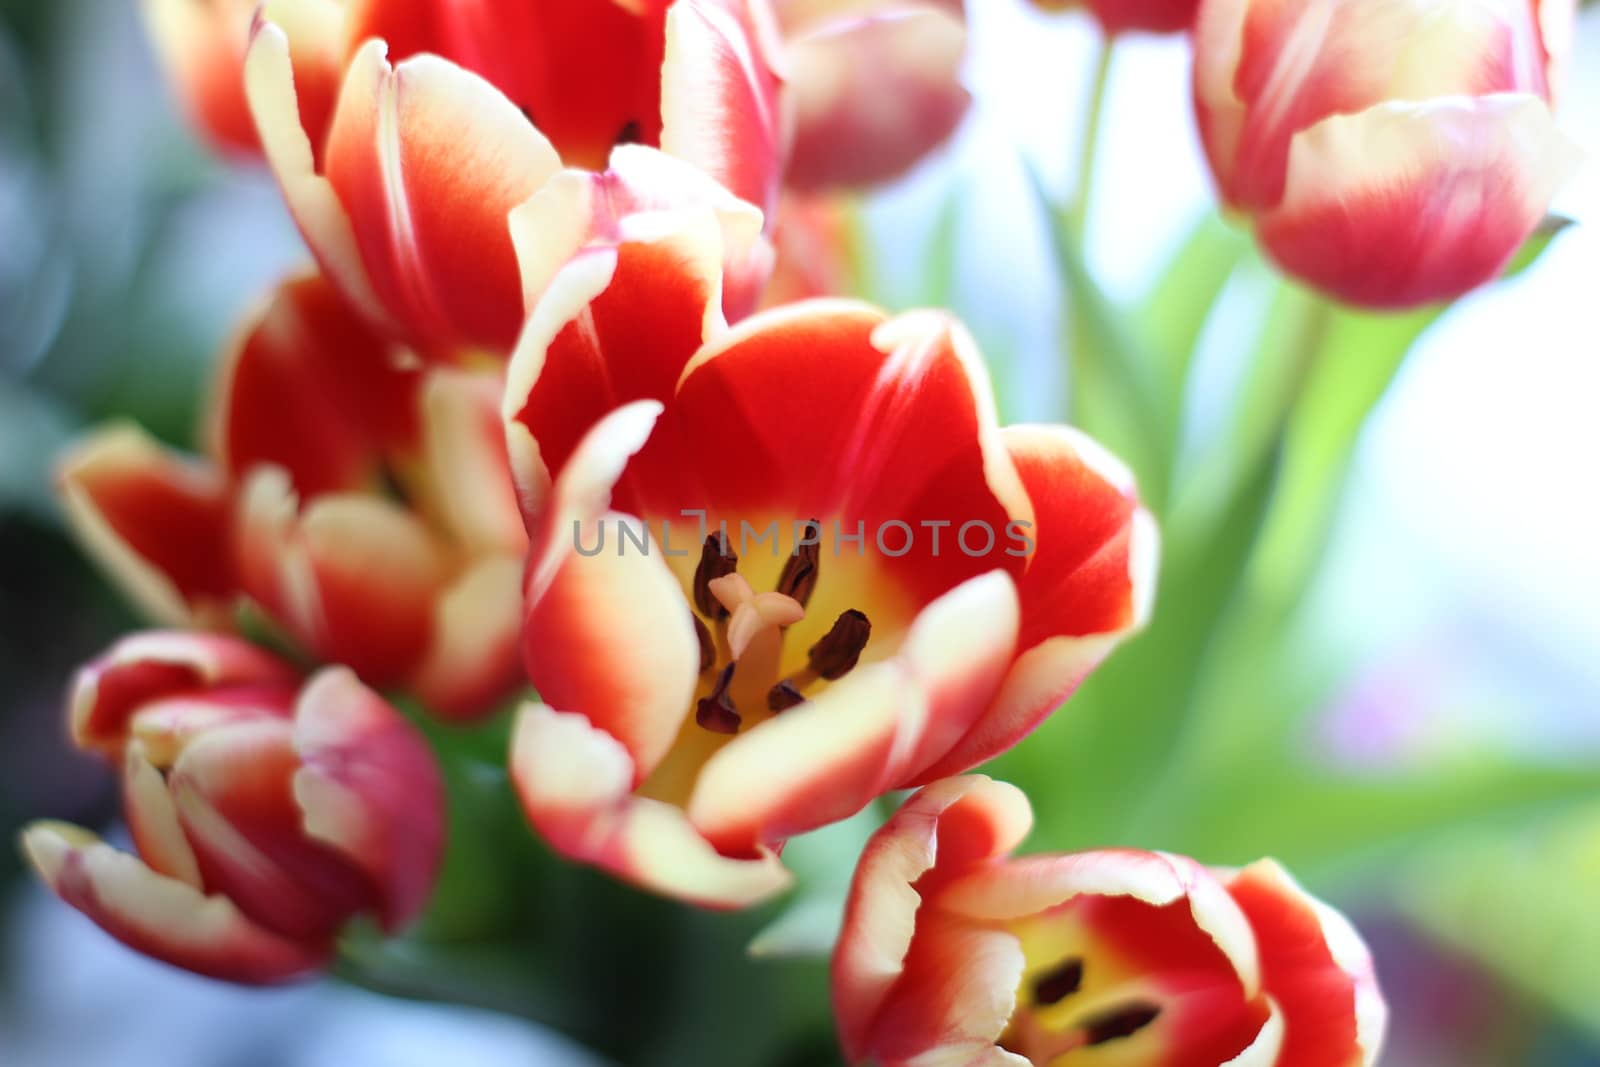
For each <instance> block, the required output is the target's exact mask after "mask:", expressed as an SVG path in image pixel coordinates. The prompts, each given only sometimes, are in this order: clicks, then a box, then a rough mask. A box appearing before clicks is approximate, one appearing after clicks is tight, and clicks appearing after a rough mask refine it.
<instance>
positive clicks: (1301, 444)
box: [1251, 218, 1569, 606]
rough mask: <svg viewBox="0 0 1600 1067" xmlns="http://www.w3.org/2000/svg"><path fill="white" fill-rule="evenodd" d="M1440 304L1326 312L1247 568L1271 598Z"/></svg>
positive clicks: (1318, 528)
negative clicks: (1393, 310)
mask: <svg viewBox="0 0 1600 1067" xmlns="http://www.w3.org/2000/svg"><path fill="white" fill-rule="evenodd" d="M1567 225H1569V224H1568V223H1567V222H1566V221H1565V220H1562V219H1555V218H1552V219H1549V220H1547V221H1546V222H1545V224H1544V225H1542V226H1541V227H1540V228H1539V230H1538V232H1537V233H1535V234H1534V236H1533V237H1532V238H1530V239H1529V240H1528V242H1527V243H1526V244H1525V245H1524V246H1523V248H1522V250H1521V251H1520V252H1519V253H1518V255H1517V258H1516V260H1515V261H1514V262H1513V263H1512V265H1511V267H1510V268H1509V269H1508V270H1507V272H1506V276H1507V277H1511V276H1514V275H1516V274H1518V273H1520V272H1522V271H1523V270H1526V269H1527V268H1528V267H1529V266H1531V265H1532V264H1534V263H1535V262H1537V261H1538V259H1539V257H1540V256H1541V255H1543V254H1544V252H1545V251H1546V250H1547V249H1548V248H1549V247H1550V244H1551V242H1553V241H1554V240H1555V238H1556V236H1557V235H1559V234H1560V233H1561V232H1562V230H1564V229H1565V228H1566V227H1567ZM1448 310H1449V308H1448V307H1433V308H1425V309H1422V310H1419V311H1414V312H1409V313H1405V314H1390V315H1383V314H1375V313H1371V312H1361V311H1357V310H1354V309H1348V308H1341V309H1338V310H1336V311H1334V312H1333V317H1332V320H1331V322H1330V323H1329V326H1328V330H1327V335H1326V339H1325V341H1324V344H1323V348H1322V351H1321V353H1320V354H1319V355H1318V357H1317V361H1316V365H1315V367H1314V368H1313V370H1312V372H1311V380H1310V382H1309V383H1308V384H1307V387H1306V389H1305V390H1304V392H1303V394H1302V395H1301V398H1300V401H1299V403H1298V404H1297V405H1296V407H1295V410H1294V413H1293V415H1292V417H1291V421H1290V426H1289V435H1288V442H1287V447H1286V449H1285V453H1284V472H1283V483H1282V488H1281V490H1280V492H1279V494H1278V498H1277V499H1276V500H1275V501H1274V502H1273V506H1272V514H1271V516H1270V517H1269V519H1268V521H1267V528H1266V530H1265V532H1264V533H1263V535H1262V546H1261V552H1260V555H1259V558H1258V559H1257V560H1256V562H1255V564H1254V566H1253V568H1252V575H1251V577H1252V582H1253V583H1254V584H1255V585H1256V587H1257V588H1258V589H1259V590H1260V591H1261V592H1262V594H1263V595H1264V596H1266V597H1267V598H1268V599H1269V600H1270V601H1271V602H1273V603H1275V604H1277V605H1280V606H1281V605H1287V604H1290V603H1292V602H1293V601H1295V600H1296V599H1297V598H1298V597H1299V595H1300V593H1301V592H1302V591H1303V590H1304V588H1305V586H1306V584H1307V582H1308V581H1309V579H1310V576H1311V574H1312V572H1313V571H1314V570H1315V567H1316V563H1317V561H1318V560H1319V559H1320V558H1321V556H1322V553H1323V549H1324V547H1325V545H1326V540H1327V534H1328V532H1329V530H1330V529H1331V528H1332V526H1333V518H1334V513H1335V510H1336V508H1337V505H1338V500H1339V497H1340V494H1341V492H1342V489H1343V486H1344V482H1345V476H1346V474H1347V473H1348V469H1349V465H1350V459H1351V456H1352V454H1353V453H1354V451H1355V446H1356V442H1357V440H1358V438H1359V437H1360V434H1361V430H1362V428H1363V427H1364V426H1365V425H1366V422H1367V419H1368V417H1369V416H1370V415H1371V413H1372V411H1373V409H1374V408H1376V407H1377V405H1378V402H1379V401H1380V400H1382V399H1383V397H1384V396H1385V395H1386V394H1387V392H1388V390H1389V387H1390V385H1391V384H1392V383H1393V382H1394V379H1395V376H1396V375H1397V374H1398V372H1399V370H1400V368H1401V367H1402V366H1403V365H1404V363H1405V359H1406V356H1407V355H1408V354H1409V353H1410V351H1411V350H1412V348H1413V347H1414V346H1415V345H1416V342H1417V340H1418V338H1420V337H1421V336H1422V334H1423V333H1424V332H1425V331H1426V330H1427V329H1428V328H1429V327H1430V326H1432V325H1433V324H1434V323H1435V322H1437V321H1438V320H1439V318H1440V317H1441V316H1442V315H1443V314H1444V313H1445V312H1446V311H1448Z"/></svg>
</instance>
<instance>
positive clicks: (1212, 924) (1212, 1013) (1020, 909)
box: [833, 775, 1387, 1067]
mask: <svg viewBox="0 0 1600 1067" xmlns="http://www.w3.org/2000/svg"><path fill="white" fill-rule="evenodd" d="M1031 823H1032V813H1031V812H1030V810H1029V807H1028V801H1027V798H1026V797H1025V796H1023V794H1022V793H1021V792H1020V791H1019V790H1017V789H1015V788H1013V787H1012V786H1009V785H1006V784H1004V783H1002V782H995V781H992V780H990V779H988V778H985V777H982V776H978V775H974V776H969V777H965V778H953V779H947V780H945V781H941V782H936V783H934V784H933V785H930V786H928V787H927V788H926V789H924V790H922V791H921V792H920V793H918V794H917V795H916V796H914V797H912V798H911V799H910V800H909V801H907V803H906V805H905V806H904V807H903V808H901V809H900V811H899V813H898V814H896V815H895V816H894V817H893V818H892V819H890V821H889V822H888V824H886V825H885V826H884V827H883V828H882V829H881V830H879V831H878V833H877V834H876V836H874V837H873V839H872V840H871V841H870V842H868V844H867V847H866V850H865V851H864V853H863V854H862V857H861V863H860V866H859V867H858V868H857V870H856V875H855V881H854V883H853V885H852V886H851V891H850V901H849V906H848V911H847V913H846V916H845V925H844V931H843V933H842V934H841V935H840V938H839V943H838V947H837V949H836V950H835V953H834V957H833V999H834V1009H835V1013H836V1015H837V1017H838V1021H839V1031H840V1035H841V1037H842V1038H843V1042H844V1047H845V1051H846V1053H847V1054H848V1056H849V1057H850V1058H851V1060H852V1061H862V1060H866V1059H870V1060H872V1061H873V1062H875V1063H877V1064H879V1065H880V1067H909V1065H913V1064H932V1063H941V1064H944V1063H948V1064H963V1065H968V1067H977V1065H979V1064H982V1065H985V1067H1001V1065H1013V1067H1030V1065H1031V1067H1079V1065H1082V1067H1093V1065H1097V1064H1104V1065H1107V1067H1110V1065H1116V1067H1166V1065H1174V1067H1176V1065H1179V1064H1181V1065H1183V1067H1370V1065H1371V1064H1373V1063H1375V1062H1376V1061H1377V1057H1378V1049H1379V1045H1380V1044H1381V1042H1382V1037H1383V1031H1384V1026H1385V1021H1386V1014H1387V1009H1386V1007H1385V1005H1384V1001H1383V998H1382V996H1381V994H1380V993H1379V991H1378V986H1377V980H1376V978H1375V977H1374V975H1373V971H1372V961H1371V958H1370V957H1369V955H1368V953H1367V949H1366V946H1365V945H1364V944H1362V942H1361V939H1360V938H1359V937H1358V936H1357V935H1356V933H1355V931H1354V930H1353V929H1352V928H1351V926H1350V925H1349V923H1348V922H1346V921H1345V919H1344V918H1343V917H1342V916H1340V915H1339V914H1338V913H1337V912H1334V911H1333V910H1332V909H1330V908H1328V907H1327V906H1326V905H1324V904H1322V903H1321V902H1319V901H1317V900H1315V899H1313V898H1312V897H1310V896H1308V895H1307V894H1306V893H1305V891H1304V890H1302V889H1301V888H1300V887H1299V886H1298V885H1296V884H1295V882H1294V881H1293V879H1291V878H1290V877H1289V875H1288V874H1286V873H1285V872H1284V871H1283V869H1282V868H1281V867H1279V866H1278V865H1277V864H1275V863H1272V862H1270V861H1262V862H1260V863H1256V864H1253V865H1252V866H1249V867H1246V868H1244V869H1243V870H1237V871H1228V870H1214V869H1208V868H1206V867H1203V866H1201V865H1200V864H1198V863H1196V862H1194V861H1193V860H1190V859H1185V858H1183V857H1180V856H1171V855H1166V854H1164V853H1157V852H1135V851H1128V850H1113V851H1101V852H1082V853H1074V854H1069V855H1039V856H1024V857H1015V858H1014V857H1012V856H1010V852H1011V850H1012V849H1013V848H1015V847H1016V846H1017V844H1018V843H1020V842H1021V840H1022V839H1023V837H1025V836H1026V835H1027V832H1028V829H1029V827H1030V825H1031Z"/></svg>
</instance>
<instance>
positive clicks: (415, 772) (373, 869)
mask: <svg viewBox="0 0 1600 1067" xmlns="http://www.w3.org/2000/svg"><path fill="white" fill-rule="evenodd" d="M294 750H295V752H296V753H297V755H298V757H299V769H298V770H297V771H296V772H295V774H294V779H293V791H294V799H295V802H296V804H297V805H298V807H299V809H300V812H301V813H302V816H303V827H304V831H305V834H306V836H307V837H308V838H310V839H311V840H313V841H317V842H321V843H323V844H324V845H327V846H330V847H331V848H333V849H335V850H336V851H337V852H338V853H339V855H341V856H343V857H346V858H348V859H349V860H351V861H353V862H354V863H355V864H356V865H357V866H358V867H359V868H360V869H361V870H363V871H365V872H366V874H367V877H368V878H369V879H370V880H371V883H372V885H373V886H375V887H376V889H377V893H378V915H379V918H380V920H381V921H382V923H383V926H384V929H385V930H387V931H389V932H390V933H394V932H396V931H398V930H399V929H400V928H401V927H403V926H404V925H405V924H406V923H407V922H409V921H410V920H411V919H412V918H414V917H415V916H416V915H417V914H418V913H419V912H421V910H422V907H423V905H424V904H426V903H427V900H428V896H429V894H430V893H431V892H432V891H433V883H434V878H435V877H436V876H437V874H438V872H439V864H440V860H441V858H442V855H443V852H444V833H445V794H444V784H443V782H442V781H441V779H440V777H439V770H438V767H437V766H436V764H435V763H434V760H433V755H432V753H431V752H430V751H429V749H428V746H427V743H426V742H425V741H424V740H423V738H422V737H421V735H419V734H418V733H417V732H416V730H415V729H414V728H413V727H412V726H411V725H410V724H409V723H408V722H406V721H405V719H404V718H403V717H402V716H401V715H400V713H399V712H398V711H396V710H395V709H394V708H392V707H391V706H390V705H389V704H388V703H387V702H385V701H384V700H383V699H382V698H381V697H379V696H378V694H376V693H374V692H373V691H372V690H370V689H368V688H367V687H366V686H364V685H362V684H361V683H360V682H359V681H357V680H356V677H355V675H354V674H352V673H351V672H350V671H348V670H345V669H343V668H337V667H331V668H328V669H326V670H324V671H322V672H321V673H320V674H318V675H317V676H316V677H314V678H313V679H312V680H311V681H310V682H309V683H307V685H306V687H305V689H304V691H303V692H302V693H301V695H300V701H299V703H298V704H297V705H296V708H295V719H294Z"/></svg>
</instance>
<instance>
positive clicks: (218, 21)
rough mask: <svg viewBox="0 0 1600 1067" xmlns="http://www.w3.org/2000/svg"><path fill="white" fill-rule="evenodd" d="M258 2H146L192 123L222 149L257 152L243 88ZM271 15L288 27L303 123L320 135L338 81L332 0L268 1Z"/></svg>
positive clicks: (154, 35)
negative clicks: (247, 51) (245, 61)
mask: <svg viewBox="0 0 1600 1067" xmlns="http://www.w3.org/2000/svg"><path fill="white" fill-rule="evenodd" d="M259 6H260V0H201V2H198V3H197V2H196V0H143V7H144V13H145V21H146V23H147V25H148V26H149V28H150V35H151V39H152V40H153V42H154V44H155V46H156V51H157V52H158V53H159V54H160V56H161V61H162V65H163V66H164V67H165V69H166V73H167V76H168V78H169V79H170V80H171V82H172V84H173V88H174V89H175V90H176V92H177V94H178V97H179V98H180V99H181V100H182V102H183V104H184V106H185V107H186V108H187V110H188V111H189V112H190V115H191V117H192V118H193V121H194V122H195V124H196V125H197V126H199V127H200V128H201V129H202V130H203V131H204V132H205V133H206V135H207V136H209V137H210V138H211V139H212V140H213V141H215V142H216V143H217V144H218V145H219V146H220V147H222V148H224V149H227V150H230V151H233V152H238V153H242V154H246V155H253V154H256V153H259V152H260V150H261V146H260V142H259V141H258V139H257V137H256V127H255V122H254V120H253V119H252V118H251V116H250V105H249V102H248V101H247V100H246V99H245V92H244V76H243V67H244V57H245V49H246V47H247V46H248V44H249V41H250V23H251V19H252V18H254V17H255V13H256V8H257V7H259ZM266 8H267V17H268V18H271V19H272V20H273V21H274V22H277V23H278V24H279V25H282V26H284V27H285V28H287V29H288V30H289V37H290V41H291V42H292V44H291V59H292V64H293V69H294V79H295V84H296V87H297V89H298V91H299V108H300V121H301V123H302V124H303V125H304V126H305V128H306V129H307V130H310V131H313V138H314V139H320V135H321V131H323V130H325V129H326V128H327V124H328V118H329V116H331V115H332V114H333V99H334V95H335V93H336V92H337V91H338V86H339V56H338V46H339V23H340V11H339V5H338V3H337V2H335V0H268V3H267V5H266Z"/></svg>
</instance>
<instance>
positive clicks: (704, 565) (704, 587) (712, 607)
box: [694, 530, 739, 622]
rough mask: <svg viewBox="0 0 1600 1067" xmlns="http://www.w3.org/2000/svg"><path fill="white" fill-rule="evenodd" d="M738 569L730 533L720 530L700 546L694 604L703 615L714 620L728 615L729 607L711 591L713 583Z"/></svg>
mask: <svg viewBox="0 0 1600 1067" xmlns="http://www.w3.org/2000/svg"><path fill="white" fill-rule="evenodd" d="M738 569H739V557H738V556H737V555H735V554H734V551H733V546H732V545H731V544H729V543H728V535H727V534H725V533H723V532H722V531H721V530H718V531H717V532H716V533H714V534H712V535H711V536H709V537H707V538H706V543H705V544H703V545H701V546H700V565H699V566H698V567H696V568H695V569H694V606H695V609H696V610H697V611H699V612H700V614H701V615H704V616H705V617H706V618H708V619H710V620H711V621H712V622H721V621H722V620H723V619H726V618H727V617H728V609H727V608H725V607H723V606H722V601H720V600H718V599H717V598H716V596H715V595H714V594H713V593H712V592H711V583H712V582H713V581H715V580H716V579H718V578H723V577H726V576H727V575H730V574H733V573H734V572H735V571H737V570H738Z"/></svg>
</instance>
